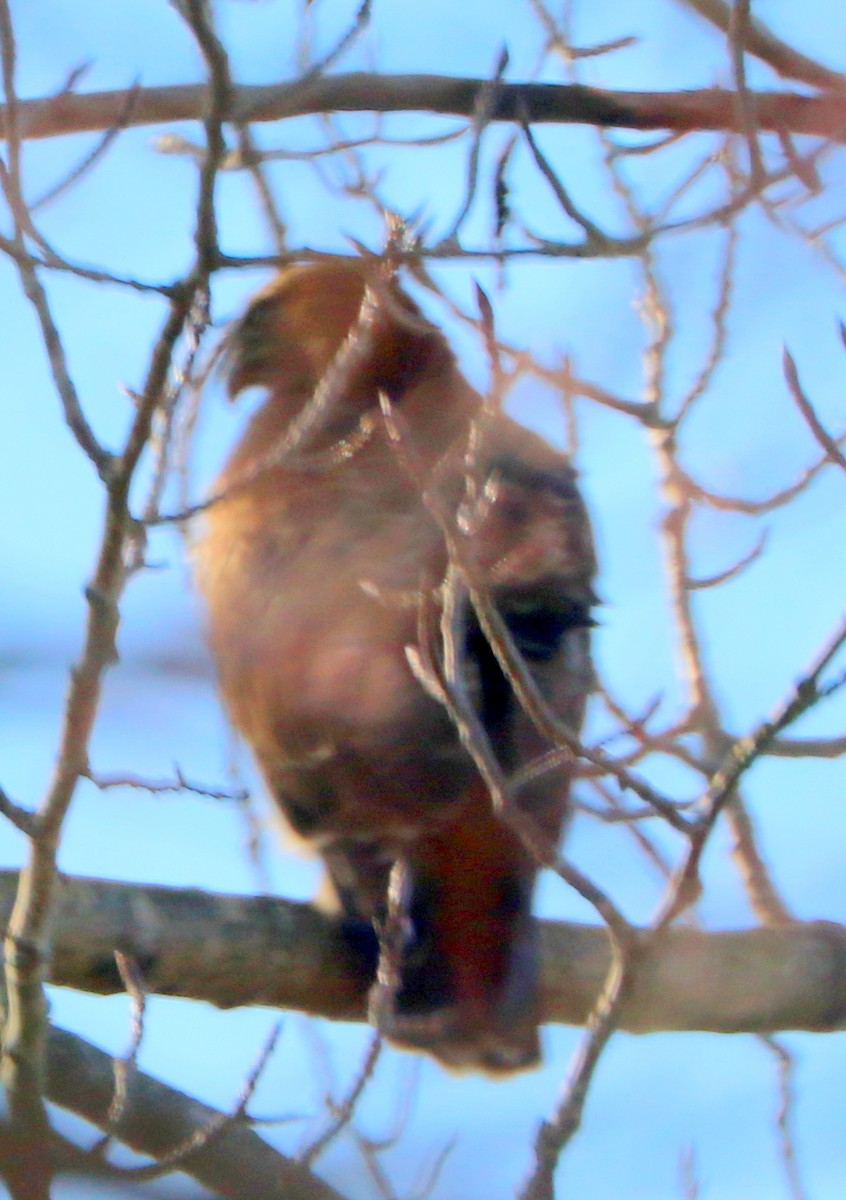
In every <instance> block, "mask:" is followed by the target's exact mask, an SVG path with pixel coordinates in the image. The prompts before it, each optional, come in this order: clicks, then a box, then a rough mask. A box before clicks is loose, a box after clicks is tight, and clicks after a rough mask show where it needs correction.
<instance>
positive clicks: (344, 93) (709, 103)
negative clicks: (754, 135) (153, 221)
mask: <svg viewBox="0 0 846 1200" xmlns="http://www.w3.org/2000/svg"><path fill="white" fill-rule="evenodd" d="M487 82H488V81H487V80H485V79H466V78H459V77H452V76H447V75H380V74H375V73H369V72H364V71H361V72H351V73H348V74H340V73H339V74H337V75H321V76H318V77H317V78H315V79H309V80H306V81H302V80H295V81H294V82H292V83H281V84H260V85H253V86H245V85H241V86H239V87H236V88H234V89H233V92H232V108H231V111H230V112H229V113H228V118H227V119H228V120H230V121H233V122H235V123H238V122H246V121H257V122H261V121H281V120H285V119H287V118H289V117H297V116H305V115H307V114H309V113H326V112H381V113H386V112H430V113H436V114H439V115H441V116H453V117H465V118H466V117H472V115H473V112H474V110H475V106H476V103H477V100H478V96H479V93H480V92H481V91H482V90H483V89H484V88H485V87H486V85H487ZM126 95H127V92H126V90H122V91H113V92H87V93H84V94H82V95H68V96H62V97H60V98H59V97H48V98H46V99H40V100H26V101H20V102H19V103H18V120H19V123H20V126H21V129H22V130H23V131H25V136H26V138H27V139H28V140H29V139H36V138H46V137H57V136H60V135H64V134H68V133H83V132H86V131H92V130H103V129H109V128H110V127H111V126H113V125H114V124H115V123H116V122H117V120H118V116H119V114H120V112H121V109H122V108H123V106H124V105H125V103H126ZM750 98H751V100H752V102H753V103H754V106H755V115H756V120H757V124H758V128H759V129H761V130H766V131H770V132H775V133H777V132H778V131H780V130H783V129H788V130H791V131H792V132H793V133H805V134H812V135H815V136H817V137H824V138H829V139H831V140H832V141H836V142H839V141H843V140H844V138H846V131H845V130H846V121H844V110H846V102H844V100H843V98H842V96H841V95H838V94H835V93H831V94H828V95H820V96H804V95H799V94H797V93H795V92H751V93H750ZM206 101H207V93H206V87H205V85H203V84H184V85H181V86H173V87H159V88H142V89H141V90H140V91H139V93H138V100H137V103H136V106H135V110H134V112H133V113H132V116H131V119H130V124H131V125H133V126H139V125H160V124H168V123H172V122H175V121H190V120H199V119H201V115H202V113H203V112H204V111H205V105H206ZM523 107H525V111H526V113H527V116H528V120H529V121H531V122H532V124H538V123H540V122H549V123H553V124H581V125H597V126H600V127H601V128H611V127H617V128H621V129H643V130H652V129H670V130H675V131H678V132H681V133H691V132H695V131H699V130H708V129H711V130H735V131H739V123H738V116H737V111H736V108H735V94H734V93H733V92H731V91H727V90H724V89H721V88H703V89H700V90H692V91H686V92H629V91H607V90H605V91H604V90H602V89H601V88H588V87H584V86H583V85H581V84H554V83H505V82H503V83H502V84H501V86H500V90H499V98H498V101H497V105H496V107H495V110H494V111H493V112H492V114H491V120H492V121H518V120H519V119H520V115H521V109H522V108H523ZM9 119H10V117H9V113H8V110H7V109H6V108H0V135H2V136H4V137H5V136H6V135H7V133H8V130H9Z"/></svg>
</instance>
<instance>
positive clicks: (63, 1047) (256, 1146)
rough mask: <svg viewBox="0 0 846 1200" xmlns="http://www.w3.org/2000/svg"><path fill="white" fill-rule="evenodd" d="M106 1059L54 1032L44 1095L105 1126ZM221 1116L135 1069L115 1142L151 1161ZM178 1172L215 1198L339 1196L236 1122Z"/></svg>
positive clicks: (313, 1199)
mask: <svg viewBox="0 0 846 1200" xmlns="http://www.w3.org/2000/svg"><path fill="white" fill-rule="evenodd" d="M114 1084H115V1080H114V1063H113V1060H112V1057H111V1055H109V1054H106V1053H105V1051H103V1050H100V1049H98V1048H97V1047H96V1046H92V1045H91V1044H90V1043H89V1042H86V1041H85V1040H84V1039H83V1038H80V1037H77V1036H76V1035H74V1034H72V1033H67V1032H66V1031H65V1030H62V1029H56V1028H51V1029H50V1032H49V1035H48V1041H47V1094H48V1096H49V1098H50V1099H51V1100H52V1101H53V1102H54V1103H56V1104H59V1105H61V1107H62V1108H66V1109H68V1110H69V1111H70V1112H74V1113H77V1114H78V1115H79V1116H81V1117H85V1119H86V1120H88V1121H90V1122H91V1123H92V1124H94V1125H96V1126H98V1127H99V1128H101V1129H103V1128H105V1127H106V1126H107V1124H108V1120H109V1113H110V1108H111V1103H112V1098H113V1094H114ZM221 1116H222V1114H221V1113H219V1112H218V1111H217V1110H216V1109H214V1108H209V1107H208V1105H206V1104H201V1103H200V1101H199V1100H194V1099H192V1098H191V1097H190V1096H186V1095H184V1094H183V1093H182V1092H179V1091H177V1090H176V1089H175V1088H172V1087H169V1086H168V1085H167V1084H165V1083H161V1082H159V1080H157V1079H153V1078H152V1077H151V1076H149V1075H145V1074H144V1073H143V1072H140V1071H138V1072H135V1073H134V1074H133V1077H132V1081H131V1083H130V1085H129V1089H128V1098H127V1104H126V1107H125V1110H124V1113H123V1115H122V1117H121V1121H120V1125H119V1128H118V1129H117V1131H116V1135H117V1137H118V1138H119V1139H120V1141H121V1142H123V1143H124V1145H127V1146H129V1147H131V1148H132V1149H133V1150H136V1151H137V1152H138V1153H140V1154H147V1155H151V1156H152V1157H153V1158H162V1157H164V1156H165V1155H166V1154H167V1153H168V1151H169V1150H171V1149H172V1148H173V1146H174V1144H176V1143H178V1142H180V1141H183V1140H185V1139H187V1138H189V1137H191V1135H192V1134H195V1133H196V1131H197V1130H198V1129H203V1128H204V1127H206V1126H207V1125H209V1124H210V1123H212V1122H215V1121H219V1120H220V1118H221ZM179 1170H180V1171H184V1172H185V1173H186V1174H188V1175H191V1176H192V1177H193V1178H194V1179H196V1180H198V1181H199V1182H200V1183H202V1184H203V1185H204V1186H205V1187H207V1188H210V1189H211V1190H212V1191H213V1192H215V1194H216V1195H218V1196H231V1197H234V1198H236V1200H240V1198H241V1197H243V1196H261V1197H262V1200H342V1198H341V1196H340V1195H339V1193H338V1192H336V1191H335V1189H334V1188H331V1187H330V1186H329V1185H328V1184H326V1183H324V1182H323V1181H322V1180H321V1179H318V1178H317V1176H316V1175H312V1173H311V1172H310V1171H309V1170H308V1169H307V1168H306V1167H304V1166H303V1165H301V1164H300V1163H297V1162H293V1161H292V1160H291V1159H290V1158H286V1157H285V1155H283V1154H280V1153H279V1152H278V1151H276V1150H274V1149H273V1147H272V1146H270V1145H268V1143H267V1142H265V1141H264V1140H263V1138H260V1137H259V1135H258V1134H257V1133H255V1132H254V1131H253V1130H252V1129H249V1128H247V1127H246V1126H245V1125H244V1124H243V1123H237V1122H233V1123H231V1124H228V1125H227V1127H226V1128H225V1129H224V1130H223V1131H222V1132H221V1134H220V1136H219V1137H216V1138H215V1139H213V1140H209V1141H208V1142H207V1143H206V1144H205V1145H202V1146H200V1147H199V1148H198V1149H197V1150H195V1151H194V1152H193V1153H192V1154H191V1155H190V1156H189V1157H188V1158H186V1159H185V1161H184V1162H181V1163H180V1165H179Z"/></svg>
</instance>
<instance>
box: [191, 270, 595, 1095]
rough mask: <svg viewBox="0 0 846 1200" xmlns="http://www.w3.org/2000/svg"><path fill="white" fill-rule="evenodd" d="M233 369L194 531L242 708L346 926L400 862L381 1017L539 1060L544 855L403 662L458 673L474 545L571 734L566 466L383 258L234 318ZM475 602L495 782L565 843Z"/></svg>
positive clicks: (576, 509)
mask: <svg viewBox="0 0 846 1200" xmlns="http://www.w3.org/2000/svg"><path fill="white" fill-rule="evenodd" d="M228 362H229V376H228V383H229V390H230V394H231V395H232V396H233V397H234V396H235V395H237V394H238V393H239V392H240V391H241V390H242V389H244V388H247V387H251V386H253V385H259V386H261V387H262V388H264V389H266V392H267V396H266V399H265V400H264V402H263V404H262V405H261V406H260V407H259V408H258V410H257V412H256V414H255V415H254V416H253V417H252V419H251V421H250V422H249V424H248V427H247V429H246V432H245V433H244V435H243V437H242V439H241V441H240V442H239V444H238V445H237V446H236V448H235V450H234V452H233V453H232V455H231V457H230V459H229V461H228V464H227V465H226V467H225V469H224V471H223V473H222V475H221V476H220V478H219V480H218V484H217V490H218V491H219V492H220V493H221V496H220V497H219V498H218V500H217V502H216V503H215V504H213V505H212V506H211V507H210V508H209V510H208V512H207V513H206V515H205V529H204V531H203V533H202V534H201V536H200V539H199V541H198V545H197V547H196V559H197V578H198V581H199V585H200V589H201V591H202V592H203V593H204V596H205V601H206V605H207V610H208V627H209V639H210V643H211V648H212V652H213V655H214V658H215V660H216V664H217V670H218V674H219V680H220V688H221V691H222V694H223V697H224V700H225V703H226V705H227V708H228V710H229V712H230V714H231V717H232V720H233V721H234V724H235V725H236V727H237V728H238V729H239V730H240V732H241V733H242V734H243V736H244V737H245V739H246V740H247V742H248V743H249V745H250V746H251V748H252V750H253V753H254V754H255V757H256V759H257V762H258V764H259V767H260V769H261V771H262V773H263V775H264V778H265V780H266V782H267V786H268V788H269V790H270V793H271V795H272V797H273V799H274V801H275V802H276V804H277V805H278V806H279V808H280V809H281V811H282V813H283V814H284V816H285V818H286V819H287V821H288V823H289V824H290V826H291V827H292V828H293V830H294V831H295V832H296V833H297V834H298V835H300V836H301V837H302V838H304V839H305V840H306V841H307V842H309V843H311V844H312V845H313V846H314V847H315V848H316V849H317V851H318V852H319V853H320V854H321V855H322V857H323V859H324V861H325V863H326V867H327V869H328V879H329V882H330V884H331V890H332V893H333V895H334V897H335V899H336V901H337V904H338V906H339V908H340V910H341V911H342V913H344V914H345V915H346V917H347V918H349V919H350V921H351V922H359V923H361V922H367V923H376V925H377V927H378V925H379V923H380V922H381V921H383V920H384V917H385V911H386V891H387V888H388V880H389V875H390V872H391V868H392V866H393V864H394V863H395V862H397V861H398V860H399V861H401V862H402V863H403V869H404V872H405V879H406V889H405V896H404V901H403V904H404V912H405V926H406V930H407V934H406V937H405V942H404V945H403V946H402V948H401V953H400V961H399V972H398V982H397V986H396V988H395V992H394V995H393V999H392V1002H391V1004H390V1005H389V1011H382V1012H381V1015H380V1017H379V1024H380V1027H381V1028H382V1030H383V1032H385V1033H386V1034H387V1035H388V1036H389V1037H390V1038H392V1040H394V1041H395V1042H397V1043H399V1044H403V1045H411V1046H416V1047H418V1048H421V1049H425V1050H427V1051H429V1052H430V1053H431V1054H433V1055H434V1056H435V1057H436V1058H438V1059H440V1060H441V1061H442V1062H444V1063H445V1064H447V1065H448V1066H450V1067H453V1068H459V1069H460V1068H465V1069H466V1068H470V1069H481V1070H487V1071H489V1072H493V1073H497V1072H507V1071H512V1070H516V1069H519V1068H524V1067H527V1066H531V1065H533V1064H534V1063H536V1062H537V1060H538V1057H539V1050H538V1030H537V1023H538V962H537V954H536V947H535V934H534V929H533V920H532V917H531V911H530V907H531V899H532V892H533V887H534V881H535V876H536V874H537V863H536V861H535V857H534V856H533V854H532V853H531V852H530V851H529V850H528V849H527V848H526V846H525V845H524V843H523V840H522V839H521V838H520V837H519V836H518V835H517V834H516V833H515V832H514V831H513V829H512V828H511V827H510V826H509V825H508V824H506V823H505V822H503V821H502V820H501V818H500V817H499V816H498V815H497V814H496V812H495V811H494V807H493V805H492V802H491V796H490V794H489V789H488V787H487V785H486V784H485V782H484V781H483V777H482V774H481V773H480V771H479V769H478V766H477V765H476V761H474V756H473V754H471V753H470V752H469V751H468V748H467V745H466V744H465V743H466V736H465V740H464V741H462V737H461V736H460V735H459V732H458V730H457V726H456V721H455V719H454V718H455V712H454V711H451V710H450V706H449V705H448V704H444V703H442V700H443V698H444V696H443V695H441V696H439V695H438V694H437V693H438V689H437V687H433V686H431V683H430V686H428V687H427V686H424V683H425V679H424V683H421V680H420V676H421V671H420V669H418V670H417V671H415V670H414V669H413V668H414V665H415V661H416V662H417V663H418V664H419V662H420V661H421V659H424V660H427V661H428V662H429V663H430V674H431V672H432V671H434V673H435V674H436V675H438V676H439V678H440V679H441V682H443V680H444V678H445V675H444V671H445V668H444V663H443V658H444V653H445V648H444V637H445V634H444V632H443V630H442V628H441V624H442V623H441V613H442V609H443V604H444V596H445V586H444V581H445V579H446V577H447V575H448V573H449V570H450V566H451V565H452V570H453V573H454V574H456V573H457V575H458V576H459V577H461V574H462V566H461V564H462V563H463V564H464V569H465V573H466V572H467V571H469V572H471V573H472V575H473V579H474V581H475V583H474V586H476V587H480V588H482V589H483V590H484V594H485V595H486V596H487V597H489V599H490V601H491V603H492V604H493V605H494V606H495V608H496V610H497V611H498V612H499V614H500V615H501V616H502V618H503V619H504V622H505V624H506V626H507V629H508V630H509V631H510V635H511V638H512V639H513V643H514V644H515V645H516V647H517V649H518V650H519V651H520V652H521V653H522V655H523V658H524V660H525V664H526V666H527V668H528V670H529V671H530V672H531V675H532V676H533V678H534V680H535V682H536V684H537V685H538V687H539V689H540V691H541V693H542V694H543V696H544V697H545V699H546V701H547V703H548V705H549V706H550V707H551V709H552V710H553V711H554V713H555V714H556V715H557V716H558V717H559V718H561V719H562V720H563V721H564V722H565V723H566V724H567V725H569V726H570V727H571V728H572V729H573V730H578V728H579V727H580V725H581V721H582V717H583V710H584V704H585V697H586V694H587V692H588V691H589V690H590V684H591V668H590V658H589V646H588V634H589V629H588V627H589V625H590V624H591V620H590V604H591V599H592V592H591V579H592V576H593V573H594V555H593V548H592V543H591V537H590V529H589V525H588V521H587V517H586V514H585V511H584V508H583V505H582V502H581V499H580V497H579V493H578V491H577V489H576V484H575V478H574V473H573V471H572V469H571V468H570V466H569V465H568V463H567V461H566V459H565V458H564V457H563V456H562V455H561V454H560V453H558V452H557V451H556V450H554V449H553V448H552V447H551V446H550V445H548V444H547V443H546V442H545V441H543V440H542V439H541V438H539V437H537V436H536V435H534V434H533V433H530V432H529V431H527V430H526V429H524V428H522V427H521V426H519V425H517V424H516V423H515V422H513V421H512V420H510V419H509V418H508V417H506V416H505V415H504V414H502V413H501V412H500V411H498V410H497V409H496V407H495V406H492V405H490V404H489V405H486V404H485V403H484V402H483V400H482V398H481V397H480V395H479V394H478V393H477V392H476V391H474V390H473V388H471V387H470V385H469V384H468V383H467V381H466V380H465V379H464V377H463V376H462V374H461V373H460V371H459V369H458V367H457V365H456V362H455V359H454V356H453V354H452V351H451V350H450V347H449V345H448V344H447V341H446V339H445V338H444V336H443V334H442V333H441V332H440V331H439V330H438V329H437V328H436V327H435V326H434V325H433V324H431V323H430V321H429V320H428V319H427V318H426V317H425V316H424V315H423V313H422V312H421V310H420V309H419V308H418V306H417V305H416V304H415V302H414V301H413V300H412V299H411V298H410V296H409V295H408V294H407V293H406V292H405V291H404V290H402V289H401V287H400V286H399V284H398V283H397V281H396V278H395V276H394V275H393V274H391V273H390V272H388V271H386V270H384V269H382V268H380V267H379V265H378V264H376V263H374V262H372V261H371V262H367V261H365V260H361V261H342V260H333V261H329V262H325V263H321V264H318V265H311V266H296V267H292V268H289V269H286V270H284V271H283V272H282V273H281V274H279V275H278V277H277V278H275V279H274V280H273V281H272V282H271V283H270V285H269V286H268V287H267V288H266V289H265V290H264V291H263V292H261V293H260V294H259V295H258V296H256V297H255V299H254V300H253V301H252V303H251V304H250V305H249V307H248V308H247V311H246V313H245V314H244V316H243V317H242V318H241V319H240V321H239V322H237V323H236V325H235V326H234V328H233V331H232V333H231V335H230V338H229V351H228ZM462 596H463V598H462V599H461V602H460V603H459V604H458V607H457V616H456V618H455V620H454V621H453V625H454V627H455V629H456V630H457V634H456V636H455V638H454V645H453V652H454V655H453V656H454V657H457V661H458V671H459V675H460V684H461V690H462V692H463V694H464V695H465V696H466V697H467V698H468V702H469V704H470V705H471V708H472V712H473V715H474V716H475V718H477V724H478V728H479V729H480V730H482V731H483V735H482V736H484V737H486V738H487V740H488V743H489V748H490V750H491V752H492V754H493V756H494V758H495V761H496V764H497V766H498V769H499V770H500V771H501V772H502V775H503V777H504V778H505V779H506V780H508V779H513V778H514V777H515V775H516V774H517V773H518V772H519V773H520V774H519V776H518V778H519V781H520V786H515V789H514V798H513V803H514V804H515V805H517V806H518V807H519V809H520V811H521V813H523V814H529V815H530V816H531V818H532V820H533V821H534V822H535V825H536V828H537V829H538V830H539V831H540V833H541V835H542V836H543V837H544V838H546V839H547V841H548V842H549V843H555V842H557V839H558V838H559V836H560V833H561V830H562V827H563V824H564V821H565V817H566V812H567V806H568V790H569V784H570V779H571V776H572V773H573V763H572V761H571V760H570V759H568V757H567V756H566V754H563V755H562V754H558V755H550V754H549V753H548V752H549V751H550V750H551V749H552V747H551V746H550V743H549V742H548V741H546V740H545V739H544V737H542V736H541V734H540V733H538V732H537V730H536V728H535V725H534V723H533V721H532V719H531V718H530V717H529V716H528V715H527V714H526V712H524V711H523V708H522V707H521V705H520V704H519V702H518V701H517V699H516V698H515V696H514V694H513V689H512V686H511V684H510V683H509V680H508V677H507V675H506V674H505V673H504V672H503V670H502V668H501V666H500V662H499V660H498V657H497V655H496V653H495V652H494V650H493V649H492V648H491V645H490V644H489V641H488V639H487V637H486V636H485V634H484V633H483V632H482V625H481V624H480V621H479V618H478V615H477V613H476V611H475V609H474V606H473V604H472V603H471V602H470V601H469V600H468V599H467V595H466V591H465V593H462ZM422 643H426V644H425V645H423V644H422ZM447 691H448V689H447ZM445 694H446V693H445ZM545 754H546V755H547V759H546V760H545V762H543V763H542V765H540V766H539V765H538V763H539V762H540V760H541V759H542V756H543V755H545Z"/></svg>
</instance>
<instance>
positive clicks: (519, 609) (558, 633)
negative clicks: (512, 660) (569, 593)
mask: <svg viewBox="0 0 846 1200" xmlns="http://www.w3.org/2000/svg"><path fill="white" fill-rule="evenodd" d="M502 617H503V620H504V621H505V623H506V625H507V626H508V629H509V632H510V633H511V636H512V637H513V639H514V643H515V645H516V646H517V649H518V650H519V651H520V653H521V654H523V655H524V656H525V657H526V658H528V659H530V660H534V661H535V662H546V661H548V660H549V659H550V658H552V657H553V655H555V654H556V653H557V652H558V649H559V647H560V645H561V642H562V641H563V639H564V635H565V634H566V633H568V632H569V631H570V630H571V629H586V628H588V627H590V626H591V625H593V623H594V622H593V620H592V618H591V615H590V609H589V608H588V606H587V605H586V604H582V603H580V602H578V601H576V600H571V601H568V602H566V603H564V604H554V605H553V604H537V603H532V602H531V601H524V602H514V601H512V602H510V603H509V604H508V605H506V606H504V607H503V609H502Z"/></svg>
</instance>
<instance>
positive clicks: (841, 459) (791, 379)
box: [784, 347, 846, 471]
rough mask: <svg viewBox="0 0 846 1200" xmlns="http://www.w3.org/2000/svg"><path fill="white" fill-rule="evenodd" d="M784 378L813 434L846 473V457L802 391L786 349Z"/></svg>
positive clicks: (789, 354)
mask: <svg viewBox="0 0 846 1200" xmlns="http://www.w3.org/2000/svg"><path fill="white" fill-rule="evenodd" d="M784 377H785V379H786V380H787V386H788V387H789V388H790V394H791V396H792V397H793V399H794V401H795V402H796V407H797V408H798V409H799V411H800V413H801V414H802V416H803V417H804V418H805V421H806V422H807V425H808V428H809V429H810V431H811V433H812V434H813V435H814V437H815V438H816V439H817V441H818V442H819V444H820V446H822V448H823V450H824V451H825V453H826V456H827V457H828V458H830V459H831V461H832V462H833V463H836V465H837V466H838V467H842V469H843V470H844V471H846V456H844V454H843V452H842V450H841V449H840V447H839V446H838V444H837V442H836V441H835V440H834V438H833V437H832V436H831V434H830V433H829V432H828V430H827V429H826V428H825V426H824V425H823V423H822V421H821V420H820V419H819V417H818V416H817V413H816V410H815V409H814V406H813V405H812V404H811V402H810V400H809V399H808V397H807V396H806V395H805V393H804V391H803V390H802V384H801V383H800V381H799V372H798V371H797V369H796V363H795V361H794V359H793V355H792V354H791V353H790V351H789V350H788V349H787V347H785V348H784Z"/></svg>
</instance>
